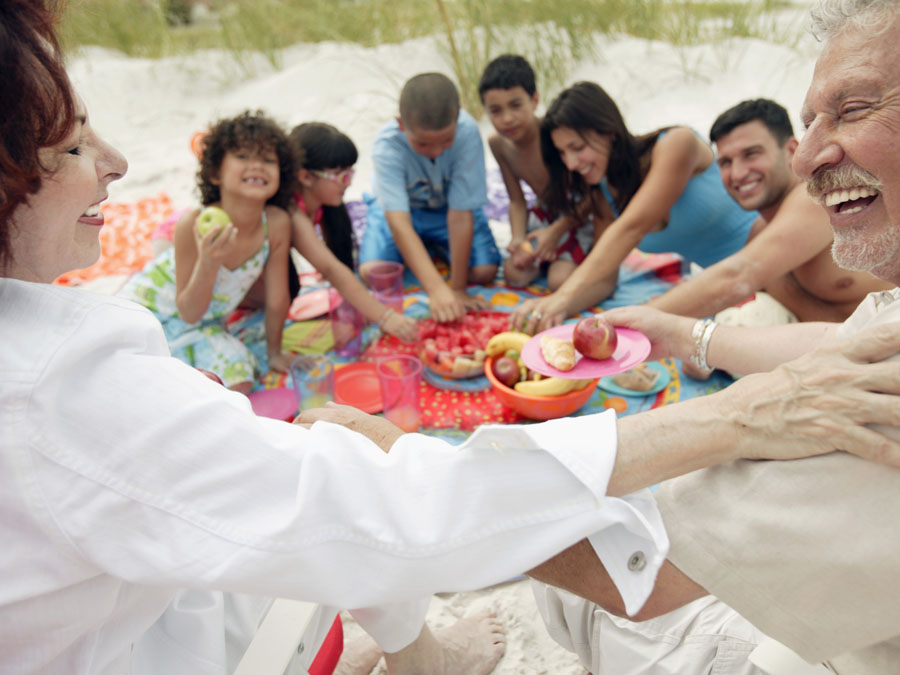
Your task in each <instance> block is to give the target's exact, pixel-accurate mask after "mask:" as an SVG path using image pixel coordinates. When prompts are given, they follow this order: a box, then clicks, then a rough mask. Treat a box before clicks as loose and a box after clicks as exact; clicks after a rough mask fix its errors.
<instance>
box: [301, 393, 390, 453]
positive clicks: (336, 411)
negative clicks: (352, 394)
mask: <svg viewBox="0 0 900 675" xmlns="http://www.w3.org/2000/svg"><path fill="white" fill-rule="evenodd" d="M318 421H322V422H332V423H333V424H340V425H341V426H343V427H347V428H348V429H351V430H352V431H357V432H359V433H361V434H362V435H363V436H365V437H366V438H368V439H369V440H370V441H372V442H373V443H375V444H376V445H377V446H378V447H379V448H381V449H382V450H384V451H385V452H388V451H390V449H391V447H392V446H393V445H394V443H395V442H396V441H397V439H398V438H400V437H401V436H402V435H403V434H404V431H403V429H401V428H400V427H397V426H394V425H393V424H391V423H390V422H388V421H387V420H386V419H384V418H383V417H375V416H374V415H369V414H368V413H364V412H363V411H361V410H359V409H357V408H354V407H353V406H349V405H338V404H337V403H332V402H330V401H329V402H328V403H326V404H325V407H324V408H311V409H310V410H304V411H303V412H301V413H300V414H299V415H297V417H296V419H295V420H294V424H299V425H300V426H302V427H306V428H309V427H311V426H312V425H313V423H314V422H318Z"/></svg>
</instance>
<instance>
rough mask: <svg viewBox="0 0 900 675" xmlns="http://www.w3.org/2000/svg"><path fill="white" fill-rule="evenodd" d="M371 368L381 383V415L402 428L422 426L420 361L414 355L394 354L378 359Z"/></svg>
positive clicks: (407, 429)
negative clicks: (374, 370)
mask: <svg viewBox="0 0 900 675" xmlns="http://www.w3.org/2000/svg"><path fill="white" fill-rule="evenodd" d="M375 368H376V372H377V373H378V383H379V385H380V386H381V400H382V402H383V403H384V416H385V417H386V418H387V419H388V421H390V422H393V423H394V424H396V425H397V426H398V427H400V428H401V429H403V431H406V432H413V431H418V430H419V427H420V426H422V413H421V412H420V411H419V389H420V387H421V381H422V362H421V361H420V360H419V359H417V358H416V357H415V356H409V355H407V354H394V355H392V356H383V357H381V358H380V359H378V362H377V364H376V367H375Z"/></svg>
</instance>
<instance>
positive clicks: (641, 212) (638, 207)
mask: <svg viewBox="0 0 900 675" xmlns="http://www.w3.org/2000/svg"><path fill="white" fill-rule="evenodd" d="M541 152H542V154H543V158H544V162H545V164H546V165H547V169H548V171H549V173H550V182H549V185H548V187H547V192H546V194H545V195H543V199H544V202H545V203H546V206H547V207H548V208H549V209H550V211H551V212H555V213H571V214H573V215H575V216H576V218H577V219H579V220H582V219H584V218H585V217H588V216H590V217H591V218H592V219H593V221H594V246H593V247H592V249H591V251H590V253H589V254H588V255H587V257H586V258H585V259H584V261H583V262H582V263H581V264H580V265H579V266H578V268H577V269H576V270H575V272H573V273H572V275H571V276H570V277H569V278H568V279H567V280H566V281H565V283H563V285H562V286H561V287H560V288H559V289H558V290H557V291H556V292H555V293H552V294H551V295H548V296H545V297H542V298H536V299H532V300H526V301H525V302H524V303H522V305H520V306H519V307H518V308H516V310H515V312H514V313H513V314H512V317H511V319H510V325H511V326H512V328H513V329H524V330H527V331H529V332H531V331H533V330H535V329H540V330H543V329H546V328H550V327H551V326H555V325H558V324H560V323H562V322H563V320H564V319H565V318H566V317H567V316H568V315H570V314H572V313H575V312H580V311H582V310H584V309H587V308H588V307H592V306H594V305H596V304H597V303H599V302H601V301H602V300H604V299H606V298H607V297H609V296H610V295H612V293H613V292H614V291H615V288H616V282H617V279H618V272H619V265H620V264H621V263H622V261H623V260H624V259H625V257H626V256H627V255H628V254H629V252H631V250H632V249H633V248H635V247H637V248H640V249H641V250H642V251H646V252H650V253H656V252H664V251H671V252H675V253H678V254H680V255H681V256H682V257H683V258H685V259H686V260H688V261H692V262H696V263H698V264H700V265H702V266H704V267H706V266H709V265H712V264H713V263H716V262H718V261H719V260H722V259H723V258H726V257H728V256H730V255H731V254H732V253H735V252H736V251H738V250H739V249H741V248H742V247H743V246H744V244H745V243H746V241H747V236H748V234H749V232H750V227H751V226H752V224H753V221H754V220H755V219H756V216H757V214H756V213H755V212H748V211H744V210H743V209H742V208H741V207H740V206H739V205H738V204H737V203H736V202H735V201H734V200H733V199H732V198H731V197H730V196H729V195H728V193H727V192H726V191H725V188H724V187H723V186H722V181H721V179H720V178H719V171H718V167H717V166H716V163H715V161H714V155H713V151H712V149H711V148H710V147H709V145H707V144H706V143H705V142H704V141H703V140H702V139H701V138H700V137H699V136H697V134H696V133H694V132H693V131H692V130H691V129H688V128H686V127H677V126H676V127H669V128H665V129H658V130H657V131H654V132H652V133H649V134H646V135H644V136H633V135H632V134H631V133H630V132H629V131H628V128H627V127H626V126H625V122H624V120H623V119H622V115H621V113H620V112H619V109H618V107H617V106H616V104H615V102H614V101H613V100H612V99H611V98H610V97H609V95H608V94H607V93H606V92H605V91H604V90H603V88H602V87H600V86H599V85H597V84H594V83H593V82H579V83H577V84H574V85H572V86H571V87H569V88H568V89H566V90H565V91H563V92H562V93H561V94H560V95H559V96H558V97H557V98H556V99H555V100H554V101H553V102H552V103H551V104H550V107H549V108H548V110H547V113H546V115H545V116H544V118H543V120H542V121H541Z"/></svg>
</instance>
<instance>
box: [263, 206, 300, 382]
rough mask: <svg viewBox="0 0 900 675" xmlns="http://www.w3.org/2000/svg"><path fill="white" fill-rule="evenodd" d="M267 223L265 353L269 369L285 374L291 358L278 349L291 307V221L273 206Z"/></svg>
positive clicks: (264, 272)
mask: <svg viewBox="0 0 900 675" xmlns="http://www.w3.org/2000/svg"><path fill="white" fill-rule="evenodd" d="M266 215H267V220H268V223H269V257H268V258H267V259H266V266H265V268H264V269H263V276H264V278H265V282H266V283H265V285H266V352H267V353H268V356H269V368H270V369H271V370H277V371H278V372H280V373H286V372H287V371H288V367H289V366H290V365H291V361H292V360H293V357H292V356H291V355H290V354H288V353H285V352H283V351H282V350H281V334H282V332H283V331H284V321H285V319H286V318H287V313H288V307H289V305H290V300H291V298H290V292H289V291H288V283H287V278H288V256H289V255H290V251H291V220H290V217H289V216H288V214H287V213H286V212H285V211H283V210H282V209H279V208H278V207H276V206H268V207H266Z"/></svg>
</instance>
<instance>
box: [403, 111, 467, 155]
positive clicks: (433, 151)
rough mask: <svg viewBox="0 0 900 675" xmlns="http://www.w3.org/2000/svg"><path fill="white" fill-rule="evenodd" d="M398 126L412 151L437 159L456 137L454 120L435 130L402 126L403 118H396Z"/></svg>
mask: <svg viewBox="0 0 900 675" xmlns="http://www.w3.org/2000/svg"><path fill="white" fill-rule="evenodd" d="M397 124H398V128H399V129H400V131H402V132H403V133H404V135H405V136H406V140H407V141H409V145H410V147H411V148H412V149H413V151H414V152H417V153H419V154H420V155H423V156H425V157H427V158H428V159H437V158H438V157H440V156H441V155H442V154H443V153H444V151H445V150H447V149H448V148H449V147H450V146H451V145H453V139H454V138H456V122H453V123H452V124H450V125H449V126H446V127H444V128H443V129H438V130H436V131H429V130H425V129H419V128H418V127H411V126H404V125H403V120H400V119H398V120H397Z"/></svg>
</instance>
